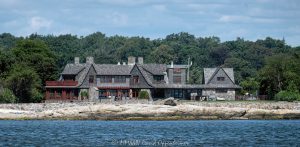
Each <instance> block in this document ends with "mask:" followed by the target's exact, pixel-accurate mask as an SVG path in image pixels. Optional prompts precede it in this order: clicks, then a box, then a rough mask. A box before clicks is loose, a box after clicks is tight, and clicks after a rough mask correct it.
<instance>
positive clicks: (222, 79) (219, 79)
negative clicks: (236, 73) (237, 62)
mask: <svg viewBox="0 0 300 147" xmlns="http://www.w3.org/2000/svg"><path fill="white" fill-rule="evenodd" d="M217 80H218V81H225V77H217Z"/></svg>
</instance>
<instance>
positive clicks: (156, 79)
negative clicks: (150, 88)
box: [153, 75, 164, 82]
mask: <svg viewBox="0 0 300 147" xmlns="http://www.w3.org/2000/svg"><path fill="white" fill-rule="evenodd" d="M153 79H154V81H156V82H160V81H162V80H164V76H162V75H155V76H153Z"/></svg>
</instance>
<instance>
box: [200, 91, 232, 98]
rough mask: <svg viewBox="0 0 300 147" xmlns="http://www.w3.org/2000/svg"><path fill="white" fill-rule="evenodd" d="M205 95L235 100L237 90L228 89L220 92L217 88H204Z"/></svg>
mask: <svg viewBox="0 0 300 147" xmlns="http://www.w3.org/2000/svg"><path fill="white" fill-rule="evenodd" d="M202 95H203V96H208V97H209V98H224V99H225V100H235V90H234V89H227V92H224V93H218V92H216V89H203V90H202Z"/></svg>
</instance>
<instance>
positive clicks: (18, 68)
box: [6, 64, 41, 103]
mask: <svg viewBox="0 0 300 147" xmlns="http://www.w3.org/2000/svg"><path fill="white" fill-rule="evenodd" d="M6 83H7V87H8V88H9V89H11V90H12V91H13V92H14V94H15V95H16V96H17V97H18V98H19V99H18V102H23V103H28V102H36V101H37V100H35V98H36V95H38V94H39V92H37V91H38V89H40V88H41V84H40V83H41V80H40V78H39V76H38V74H37V73H36V72H35V71H34V70H33V69H31V68H30V67H28V66H26V65H22V64H20V65H19V64H16V65H14V67H12V69H11V71H10V74H9V76H7V78H6Z"/></svg>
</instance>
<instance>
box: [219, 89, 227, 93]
mask: <svg viewBox="0 0 300 147" xmlns="http://www.w3.org/2000/svg"><path fill="white" fill-rule="evenodd" d="M216 93H227V89H216Z"/></svg>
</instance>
